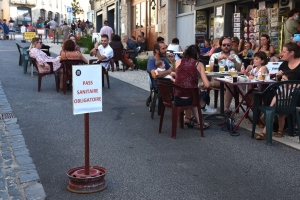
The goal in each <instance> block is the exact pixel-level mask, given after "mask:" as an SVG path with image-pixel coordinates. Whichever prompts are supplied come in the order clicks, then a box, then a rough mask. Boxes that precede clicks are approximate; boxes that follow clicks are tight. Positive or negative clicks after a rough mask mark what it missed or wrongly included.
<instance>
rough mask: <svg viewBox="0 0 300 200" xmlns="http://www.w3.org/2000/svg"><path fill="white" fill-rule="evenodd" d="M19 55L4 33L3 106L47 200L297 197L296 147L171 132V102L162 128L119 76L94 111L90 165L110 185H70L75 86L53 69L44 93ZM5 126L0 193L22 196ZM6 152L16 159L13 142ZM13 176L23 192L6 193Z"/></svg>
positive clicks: (79, 150) (76, 154) (78, 149)
mask: <svg viewBox="0 0 300 200" xmlns="http://www.w3.org/2000/svg"><path fill="white" fill-rule="evenodd" d="M18 42H19V41H18ZM27 44H28V43H27ZM22 45H24V44H22ZM18 58H19V53H18V51H17V47H16V45H15V42H14V41H0V81H1V85H2V89H3V91H2V90H1V88H0V105H4V104H5V100H2V99H5V97H6V98H7V100H8V101H7V103H9V106H8V104H7V103H6V104H5V105H6V107H5V109H7V110H4V111H5V112H9V109H10V108H11V110H12V111H13V113H14V114H15V117H16V119H17V124H16V125H14V126H15V127H14V128H15V129H17V128H18V127H19V129H20V130H21V134H19V135H20V136H19V137H20V138H22V137H24V139H25V144H26V146H25V147H26V148H28V150H29V155H28V154H26V155H27V157H29V156H30V158H32V160H33V163H32V164H31V166H32V167H33V169H36V171H37V174H36V176H35V179H34V180H32V181H28V182H26V184H27V185H28V184H35V185H34V186H36V187H35V188H34V190H33V191H35V192H36V191H42V189H41V187H40V185H36V184H38V183H39V182H37V180H40V183H41V185H42V186H43V188H44V191H45V194H46V195H47V199H49V200H60V199H65V200H77V199H85V200H86V199H87V200H88V199H91V200H96V199H126V200H132V199H180V200H181V199H188V200H190V199H195V200H199V199H230V200H232V199H299V198H300V194H299V186H300V183H299V180H298V179H299V163H300V154H299V151H298V150H295V149H292V148H290V147H287V146H285V145H283V144H281V143H278V142H274V143H273V146H271V147H270V146H267V145H266V144H265V141H256V140H253V139H251V137H250V132H249V131H246V130H244V129H241V128H240V129H239V132H240V133H241V135H240V136H239V137H232V136H230V135H229V134H228V133H226V132H223V131H221V128H220V127H219V126H217V125H213V126H212V127H211V128H209V129H208V130H205V132H204V134H205V137H204V138H201V137H200V131H199V130H196V129H188V128H186V127H185V128H184V129H183V130H181V129H178V131H177V139H172V138H171V112H170V110H167V111H166V114H165V120H164V125H163V130H162V133H161V134H159V133H158V123H159V118H158V116H157V115H155V118H154V119H153V120H152V119H151V118H150V113H149V111H148V107H146V106H145V99H146V98H147V96H148V95H149V92H148V91H145V90H143V89H141V88H138V87H136V86H133V85H131V84H128V83H126V82H123V81H121V80H119V79H116V78H113V77H110V82H111V88H110V89H107V87H105V88H103V112H100V113H93V114H90V160H91V165H94V166H102V167H105V168H106V169H107V175H106V177H105V179H106V181H107V184H108V187H107V189H105V190H104V191H102V192H100V193H94V194H87V195H79V194H74V193H70V192H69V191H68V190H67V189H66V186H67V184H68V178H67V175H66V172H67V171H68V170H69V169H71V168H74V167H79V166H83V165H84V140H83V139H84V134H83V115H77V116H74V115H73V114H72V94H71V92H70V91H68V92H67V94H66V95H64V94H63V93H62V92H59V93H57V92H56V91H55V83H54V77H53V76H48V77H44V78H43V80H42V88H41V92H38V91H37V76H36V75H34V77H31V76H30V74H29V72H30V68H29V69H28V74H23V68H22V67H20V66H18ZM114 73H123V72H114ZM125 73H132V72H130V71H127V72H125ZM4 96H5V97H4ZM3 102H4V103H3ZM3 108H4V107H3ZM0 109H2V107H0ZM0 111H1V112H3V110H0ZM11 123H12V122H11ZM7 125H8V122H4V121H3V120H0V132H1V128H2V129H3V132H4V133H5V134H6V136H5V137H4V136H3V134H2V133H1V135H2V140H1V148H2V150H1V154H2V156H1V157H0V168H1V169H2V171H0V180H1V181H0V195H2V194H3V196H2V199H13V197H14V196H16V197H17V198H15V199H25V196H27V194H29V193H31V192H29V191H27V193H26V191H24V185H22V183H21V182H20V180H21V177H20V175H19V174H20V172H19V171H17V172H16V171H15V170H14V172H15V173H14V174H11V172H9V170H8V167H7V161H8V160H9V156H8V157H5V154H4V151H3V144H4V140H3V138H5V139H9V137H11V136H10V135H11V134H12V133H10V135H9V131H8V130H7V128H5V127H6V126H7ZM9 141H10V140H7V144H8V145H11V144H10V142H9ZM23 147H24V146H23ZM24 151H25V149H24ZM6 152H10V153H11V160H13V162H15V160H16V158H15V157H17V156H16V155H15V154H14V153H13V150H12V148H11V147H9V148H7V150H6ZM30 158H28V159H30ZM17 164H18V165H20V166H24V165H25V164H22V163H13V164H12V165H10V168H12V170H13V169H14V168H15V165H17ZM34 166H35V168H34ZM31 170H32V169H31ZM32 173H34V170H32ZM8 179H13V181H14V184H13V185H14V187H15V188H16V190H18V191H19V194H18V193H17V192H16V195H14V194H13V193H12V192H10V193H9V184H11V181H9V180H8ZM1 184H5V187H2V186H1ZM38 186H39V187H38ZM7 188H8V189H7ZM32 193H33V192H32ZM5 194H7V197H8V198H5V197H6V196H4V195H5ZM39 195H40V196H41V195H42V194H39ZM37 196H38V195H37ZM0 199H1V196H0ZM33 199H34V198H33Z"/></svg>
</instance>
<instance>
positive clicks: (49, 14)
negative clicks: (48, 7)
mask: <svg viewBox="0 0 300 200" xmlns="http://www.w3.org/2000/svg"><path fill="white" fill-rule="evenodd" d="M52 15H53V13H52V12H51V11H49V12H48V18H49V19H50V20H51V19H53V18H52Z"/></svg>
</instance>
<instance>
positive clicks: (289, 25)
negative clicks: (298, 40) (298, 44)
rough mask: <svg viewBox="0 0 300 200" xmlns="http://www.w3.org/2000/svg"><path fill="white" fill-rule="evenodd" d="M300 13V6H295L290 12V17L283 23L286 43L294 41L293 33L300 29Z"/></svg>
mask: <svg viewBox="0 0 300 200" xmlns="http://www.w3.org/2000/svg"><path fill="white" fill-rule="evenodd" d="M299 15H300V10H299V8H294V9H292V10H291V11H290V12H289V15H288V17H289V18H288V19H287V20H286V21H285V23H284V24H283V30H284V44H286V43H289V42H292V41H291V38H292V37H293V34H294V33H295V32H297V31H300V25H299V23H298V20H299Z"/></svg>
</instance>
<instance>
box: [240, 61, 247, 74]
mask: <svg viewBox="0 0 300 200" xmlns="http://www.w3.org/2000/svg"><path fill="white" fill-rule="evenodd" d="M241 72H242V73H245V72H246V70H245V66H244V63H242V67H241Z"/></svg>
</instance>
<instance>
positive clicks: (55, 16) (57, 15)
mask: <svg viewBox="0 0 300 200" xmlns="http://www.w3.org/2000/svg"><path fill="white" fill-rule="evenodd" d="M54 20H55V21H56V22H59V13H55V15H54Z"/></svg>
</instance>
